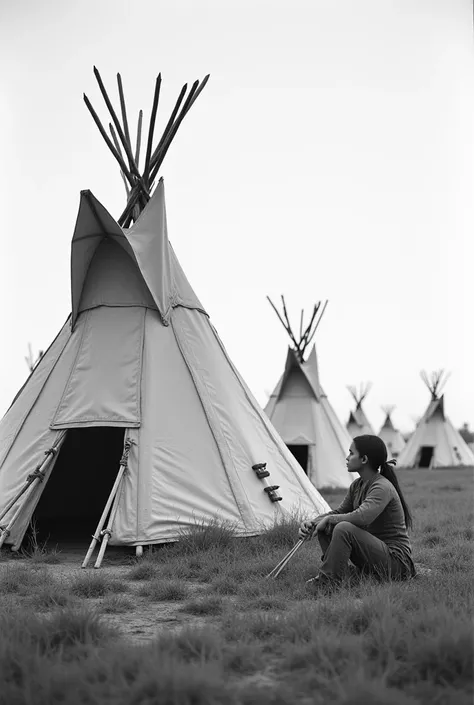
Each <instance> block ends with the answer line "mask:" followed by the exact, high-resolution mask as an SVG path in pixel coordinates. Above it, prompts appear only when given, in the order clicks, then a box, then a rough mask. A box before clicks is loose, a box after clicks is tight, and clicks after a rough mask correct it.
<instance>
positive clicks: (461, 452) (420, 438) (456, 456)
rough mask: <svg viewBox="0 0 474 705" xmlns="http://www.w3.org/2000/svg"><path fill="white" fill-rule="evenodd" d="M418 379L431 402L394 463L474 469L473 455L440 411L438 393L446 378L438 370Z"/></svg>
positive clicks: (440, 400) (423, 374) (440, 401)
mask: <svg viewBox="0 0 474 705" xmlns="http://www.w3.org/2000/svg"><path fill="white" fill-rule="evenodd" d="M421 377H422V379H423V382H424V383H425V384H426V386H427V387H428V389H429V391H430V394H431V400H430V403H429V404H428V408H427V409H426V411H425V413H424V414H423V416H422V417H421V419H420V421H419V422H418V424H417V426H416V429H415V431H414V433H413V435H412V436H411V437H410V439H409V441H408V442H407V444H406V446H405V448H404V449H403V450H402V452H401V453H400V455H399V456H398V464H399V465H400V466H401V467H409V468H414V467H420V468H442V467H458V466H465V465H467V466H471V465H472V466H474V453H473V452H472V451H471V449H470V448H469V446H468V445H467V443H466V442H465V441H464V439H463V438H462V436H461V434H460V433H459V431H457V430H456V429H455V428H454V426H453V424H452V423H451V421H450V420H449V418H448V417H447V416H446V414H445V411H444V395H443V394H441V391H442V390H443V388H444V386H445V384H446V381H447V378H448V377H447V375H445V374H444V371H443V370H438V371H436V372H433V373H432V374H431V376H428V375H427V374H426V372H422V373H421Z"/></svg>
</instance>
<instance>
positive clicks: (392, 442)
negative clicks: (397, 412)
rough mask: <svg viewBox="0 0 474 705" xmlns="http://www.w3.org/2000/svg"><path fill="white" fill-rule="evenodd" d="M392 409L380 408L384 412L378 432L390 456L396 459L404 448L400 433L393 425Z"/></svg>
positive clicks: (391, 407) (389, 407) (388, 407)
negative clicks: (383, 418)
mask: <svg viewBox="0 0 474 705" xmlns="http://www.w3.org/2000/svg"><path fill="white" fill-rule="evenodd" d="M394 409H395V407H394V406H383V407H382V410H383V411H384V412H385V421H384V422H383V424H382V427H381V429H380V431H379V436H380V438H381V439H382V440H383V441H384V443H385V445H386V446H387V449H388V451H389V454H390V456H391V457H392V458H397V457H398V455H399V454H400V452H401V451H402V450H403V448H404V447H405V440H404V438H403V436H402V434H401V433H400V431H399V430H398V429H397V428H395V426H394V425H393V421H392V413H393V410H394Z"/></svg>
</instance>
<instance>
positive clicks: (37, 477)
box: [0, 431, 66, 546]
mask: <svg viewBox="0 0 474 705" xmlns="http://www.w3.org/2000/svg"><path fill="white" fill-rule="evenodd" d="M65 437H66V431H60V432H59V434H58V436H57V438H56V440H55V442H54V443H53V445H52V446H51V448H48V450H45V452H44V454H45V456H46V458H44V460H42V461H41V463H39V464H38V465H37V466H36V468H35V469H34V470H33V472H32V473H31V474H30V475H28V477H27V478H26V481H25V484H24V486H23V487H22V489H21V490H20V491H19V492H18V493H17V494H16V495H15V497H14V498H13V499H12V500H11V501H10V502H9V503H8V504H7V506H6V507H5V509H4V510H3V512H2V513H1V514H0V521H2V519H3V518H4V517H5V516H6V515H7V514H8V512H9V511H10V509H11V508H12V507H13V506H14V505H15V504H16V503H17V502H18V500H19V499H20V498H21V497H23V501H22V502H20V503H19V504H18V506H17V508H16V509H15V511H14V514H13V516H12V517H11V518H10V519H9V521H8V523H7V524H6V525H4V526H2V525H0V546H3V543H4V541H5V539H6V538H7V537H8V536H9V535H10V533H11V529H12V526H13V525H14V523H15V521H16V520H17V519H18V517H19V516H20V514H21V513H22V511H23V509H24V508H25V506H26V504H27V502H28V500H29V499H30V497H31V496H32V494H33V491H34V490H35V488H36V487H38V485H39V484H40V483H41V482H42V481H43V480H44V478H45V475H46V470H47V469H48V466H49V464H50V463H51V460H52V459H53V458H54V456H55V455H56V453H57V452H58V451H59V449H60V448H61V445H62V443H63V441H64V439H65ZM37 481H38V482H37Z"/></svg>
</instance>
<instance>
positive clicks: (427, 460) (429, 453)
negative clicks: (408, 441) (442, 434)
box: [418, 446, 434, 468]
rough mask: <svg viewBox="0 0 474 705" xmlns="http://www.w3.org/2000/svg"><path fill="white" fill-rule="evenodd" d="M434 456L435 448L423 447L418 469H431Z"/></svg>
mask: <svg viewBox="0 0 474 705" xmlns="http://www.w3.org/2000/svg"><path fill="white" fill-rule="evenodd" d="M433 455H434V446H421V448H420V460H419V461H418V467H420V468H430V467H431V463H432V460H433Z"/></svg>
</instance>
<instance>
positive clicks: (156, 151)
mask: <svg viewBox="0 0 474 705" xmlns="http://www.w3.org/2000/svg"><path fill="white" fill-rule="evenodd" d="M94 76H95V78H96V80H97V83H98V85H99V89H100V92H101V94H102V97H103V99H104V101H105V104H106V106H107V109H108V111H109V114H110V117H111V118H112V123H113V126H111V134H112V139H113V141H112V140H111V139H110V138H109V136H108V135H107V133H106V131H105V129H104V127H103V125H102V123H101V121H100V119H99V116H98V115H97V113H96V112H95V110H94V108H93V107H92V104H91V102H90V100H89V99H88V98H87V96H86V95H84V102H85V104H86V106H87V108H88V110H89V112H90V114H91V115H92V118H93V120H94V122H95V124H96V125H97V127H98V129H99V132H100V133H101V135H102V137H103V138H104V140H105V143H106V144H107V146H108V148H109V149H110V151H111V152H112V154H113V155H114V157H115V159H116V160H117V162H118V164H119V166H120V171H121V172H122V178H126V180H127V182H128V184H127V205H126V207H125V209H124V211H123V213H122V214H121V216H120V218H119V219H118V221H117V222H118V223H119V225H120V226H121V227H122V228H128V227H130V225H131V223H132V221H133V222H135V221H136V220H137V219H138V217H139V215H140V213H141V211H142V210H143V209H144V208H145V206H146V204H147V203H148V201H149V200H150V191H151V190H152V188H153V185H154V182H155V179H156V177H157V175H158V171H159V169H160V167H161V164H162V163H163V160H164V158H165V156H166V153H167V151H168V149H169V147H170V145H171V142H172V141H173V139H174V136H175V135H176V132H177V131H178V129H179V126H180V125H181V123H182V121H183V120H184V118H185V116H186V115H187V113H188V112H189V110H190V109H191V107H192V106H193V104H194V103H195V101H196V99H197V98H198V96H199V95H200V93H201V92H202V90H203V88H204V87H205V85H206V83H207V81H208V80H209V74H208V75H207V76H205V77H204V79H203V80H202V81H199V80H197V81H195V82H194V83H193V85H192V86H191V88H190V90H189V93H188V95H187V97H186V98H185V96H186V92H187V89H188V84H185V85H184V86H183V87H182V89H181V92H180V94H179V96H178V99H177V101H176V104H175V106H174V108H173V111H172V113H171V116H170V118H169V120H168V122H167V124H166V127H165V129H164V131H163V133H162V135H161V137H160V139H159V140H158V145H157V146H156V147H155V148H153V139H154V135H155V124H156V115H157V111H158V103H159V99H160V91H161V74H159V75H158V76H157V78H156V81H155V92H154V95H153V103H152V108H151V114H150V122H149V126H148V135H147V139H146V152H145V164H144V168H143V173H142V174H140V171H139V168H138V164H139V157H140V149H141V137H142V120H143V112H142V111H141V110H140V112H139V117H138V127H137V139H136V146H135V153H134V152H133V149H132V139H131V135H130V129H129V123H128V117H127V108H126V103H125V95H124V90H123V84H122V78H121V76H120V74H117V84H118V93H119V101H120V115H121V119H122V123H121V122H120V119H119V116H118V114H117V112H116V111H115V109H114V107H113V105H112V101H111V100H110V98H109V96H108V94H107V91H106V89H105V86H104V83H103V81H102V78H101V75H100V73H99V71H98V70H97V68H96V67H95V66H94ZM183 101H184V102H183ZM121 147H123V150H124V153H125V157H124V156H123V153H122V149H121ZM126 161H128V166H127V165H126V163H125V162H126ZM128 186H129V188H128Z"/></svg>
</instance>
